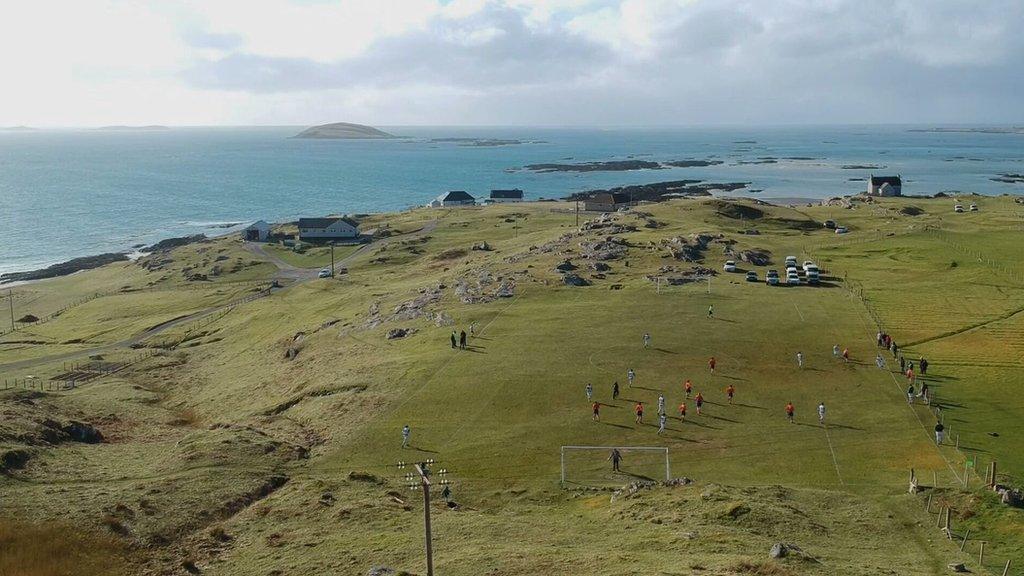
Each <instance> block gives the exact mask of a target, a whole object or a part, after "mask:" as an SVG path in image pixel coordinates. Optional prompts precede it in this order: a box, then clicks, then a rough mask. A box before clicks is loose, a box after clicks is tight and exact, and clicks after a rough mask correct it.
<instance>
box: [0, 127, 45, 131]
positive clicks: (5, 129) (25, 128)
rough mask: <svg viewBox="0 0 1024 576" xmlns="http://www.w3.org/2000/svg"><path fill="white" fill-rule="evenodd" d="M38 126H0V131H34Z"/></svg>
mask: <svg viewBox="0 0 1024 576" xmlns="http://www.w3.org/2000/svg"><path fill="white" fill-rule="evenodd" d="M36 130H39V129H38V128H33V127H31V126H0V132H35V131H36Z"/></svg>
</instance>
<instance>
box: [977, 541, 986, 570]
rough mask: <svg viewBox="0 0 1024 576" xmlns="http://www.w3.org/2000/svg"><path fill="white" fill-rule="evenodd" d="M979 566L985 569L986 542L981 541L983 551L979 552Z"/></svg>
mask: <svg viewBox="0 0 1024 576" xmlns="http://www.w3.org/2000/svg"><path fill="white" fill-rule="evenodd" d="M978 564H980V565H981V567H982V568H984V567H985V541H984V540H982V541H981V551H979V552H978Z"/></svg>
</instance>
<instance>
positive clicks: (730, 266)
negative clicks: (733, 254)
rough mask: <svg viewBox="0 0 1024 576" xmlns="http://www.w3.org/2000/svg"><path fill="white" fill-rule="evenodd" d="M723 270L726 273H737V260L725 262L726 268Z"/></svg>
mask: <svg viewBox="0 0 1024 576" xmlns="http://www.w3.org/2000/svg"><path fill="white" fill-rule="evenodd" d="M722 268H724V269H725V271H726V272H735V271H736V261H735V260H726V261H725V266H722Z"/></svg>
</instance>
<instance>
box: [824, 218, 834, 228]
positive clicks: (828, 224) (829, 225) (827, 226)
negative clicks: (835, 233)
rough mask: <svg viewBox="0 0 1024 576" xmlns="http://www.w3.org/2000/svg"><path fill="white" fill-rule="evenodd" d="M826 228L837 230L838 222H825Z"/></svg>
mask: <svg viewBox="0 0 1024 576" xmlns="http://www.w3.org/2000/svg"><path fill="white" fill-rule="evenodd" d="M825 228H828V229H829V230H835V229H836V221H835V220H825Z"/></svg>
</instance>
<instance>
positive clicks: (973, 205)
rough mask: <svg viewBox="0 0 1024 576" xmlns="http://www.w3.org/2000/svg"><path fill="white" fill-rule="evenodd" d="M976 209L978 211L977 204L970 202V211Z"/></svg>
mask: <svg viewBox="0 0 1024 576" xmlns="http://www.w3.org/2000/svg"><path fill="white" fill-rule="evenodd" d="M977 211H978V205H977V204H971V212H977Z"/></svg>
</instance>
